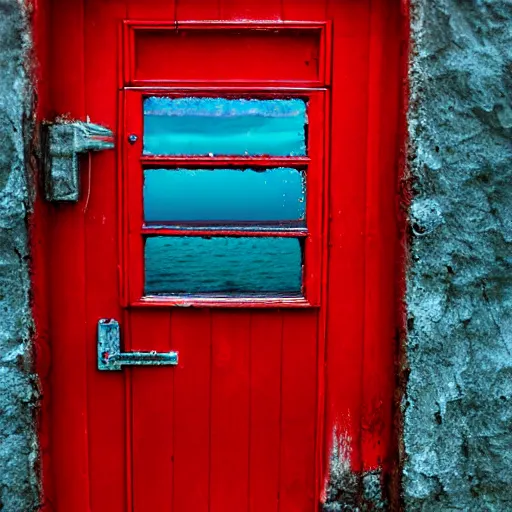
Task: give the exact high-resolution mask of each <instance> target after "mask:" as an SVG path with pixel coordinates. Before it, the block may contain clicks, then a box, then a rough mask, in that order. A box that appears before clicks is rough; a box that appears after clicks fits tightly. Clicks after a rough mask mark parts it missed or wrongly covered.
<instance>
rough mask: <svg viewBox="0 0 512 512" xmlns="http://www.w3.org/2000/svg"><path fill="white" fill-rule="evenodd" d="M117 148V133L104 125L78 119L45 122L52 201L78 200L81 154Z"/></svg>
mask: <svg viewBox="0 0 512 512" xmlns="http://www.w3.org/2000/svg"><path fill="white" fill-rule="evenodd" d="M112 148H114V134H113V133H112V132H111V131H110V130H109V129H108V128H105V127H103V126H100V125H97V124H92V123H83V122H80V121H76V122H71V123H69V122H58V123H53V124H45V125H43V152H44V154H43V158H44V181H45V196H46V199H47V200H48V201H66V202H74V203H76V202H78V199H79V197H80V173H79V165H78V155H79V154H80V153H88V152H89V151H103V150H105V149H112Z"/></svg>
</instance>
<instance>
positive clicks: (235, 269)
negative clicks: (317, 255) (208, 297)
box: [145, 236, 302, 295]
mask: <svg viewBox="0 0 512 512" xmlns="http://www.w3.org/2000/svg"><path fill="white" fill-rule="evenodd" d="M145 274H146V275H145V294H147V295H158V294H160V295H162V294H192V295H194V294H196V295H197V294H219V295H237V294H245V295H247V294H249V295H258V294H259V295H261V294H275V295H298V294H300V291H301V282H302V251H301V244H300V241H299V240H298V239H296V238H270V237H240V238H238V237H214V238H202V237H163V236H158V237H149V238H147V239H146V244H145Z"/></svg>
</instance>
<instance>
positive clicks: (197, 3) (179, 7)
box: [175, 0, 220, 21]
mask: <svg viewBox="0 0 512 512" xmlns="http://www.w3.org/2000/svg"><path fill="white" fill-rule="evenodd" d="M175 1H176V20H177V21H202V20H219V19H220V11H219V5H220V0H175Z"/></svg>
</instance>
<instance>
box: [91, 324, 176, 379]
mask: <svg viewBox="0 0 512 512" xmlns="http://www.w3.org/2000/svg"><path fill="white" fill-rule="evenodd" d="M177 364H178V352H155V351H151V352H121V332H120V328H119V322H118V321H117V320H113V319H106V318H102V319H101V320H100V321H99V322H98V370H109V371H110V370H114V371H115V370H121V369H122V366H147V365H150V366H164V365H167V366H169V365H170V366H176V365H177Z"/></svg>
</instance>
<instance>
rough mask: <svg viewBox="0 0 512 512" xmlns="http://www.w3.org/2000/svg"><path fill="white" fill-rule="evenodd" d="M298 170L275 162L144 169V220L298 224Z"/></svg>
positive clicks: (301, 214) (300, 185)
mask: <svg viewBox="0 0 512 512" xmlns="http://www.w3.org/2000/svg"><path fill="white" fill-rule="evenodd" d="M304 186H305V185H304V173H302V172H301V171H297V170H295V169H288V168H277V169H269V170H266V171H254V170H252V169H247V170H238V169H236V170H233V169H211V170H210V169H208V170H204V169H202V170H189V169H176V170H167V169H148V170H145V171H144V220H145V221H146V224H147V225H150V226H155V225H172V224H175V225H176V224H180V225H203V226H212V225H231V226H244V225H254V224H258V226H264V225H269V226H276V225H284V226H286V227H295V226H297V227H299V226H304V225H305V224H304V212H305V204H304V202H305V196H304V192H305V191H304Z"/></svg>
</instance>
